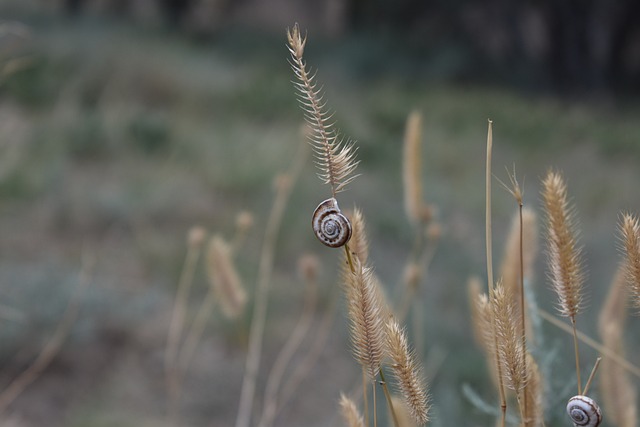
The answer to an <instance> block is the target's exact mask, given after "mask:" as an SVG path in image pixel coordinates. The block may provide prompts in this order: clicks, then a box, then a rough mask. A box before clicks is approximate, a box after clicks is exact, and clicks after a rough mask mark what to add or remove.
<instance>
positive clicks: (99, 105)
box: [0, 0, 640, 426]
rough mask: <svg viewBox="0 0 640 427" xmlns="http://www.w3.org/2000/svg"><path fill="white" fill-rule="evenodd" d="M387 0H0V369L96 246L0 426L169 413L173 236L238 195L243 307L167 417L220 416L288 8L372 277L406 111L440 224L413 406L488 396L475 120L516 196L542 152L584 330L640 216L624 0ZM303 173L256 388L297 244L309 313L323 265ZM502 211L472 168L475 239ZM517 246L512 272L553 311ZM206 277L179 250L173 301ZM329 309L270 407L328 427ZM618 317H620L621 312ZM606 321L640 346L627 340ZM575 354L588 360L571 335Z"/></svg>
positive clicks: (254, 255) (222, 326)
mask: <svg viewBox="0 0 640 427" xmlns="http://www.w3.org/2000/svg"><path fill="white" fill-rule="evenodd" d="M391 4H393V3H391V2H389V3H387V2H383V1H374V2H361V1H356V0H352V1H348V0H327V1H324V2H312V1H307V2H295V1H293V0H291V1H286V0H278V1H275V0H274V1H266V0H265V1H260V0H253V1H248V0H245V1H242V2H228V1H224V0H219V1H213V0H209V1H207V0H201V1H191V2H187V1H185V2H180V1H173V2H172V1H159V0H158V1H155V0H137V1H130V2H128V1H116V0H101V1H100V0H86V1H84V2H83V1H73V0H69V1H61V0H60V1H57V2H48V1H36V0H29V1H20V0H15V1H12V0H3V1H1V2H0V18H2V22H1V23H0V69H1V70H2V76H1V77H0V230H1V231H0V304H1V305H2V319H1V324H2V327H1V328H0V367H1V369H0V390H2V389H5V388H6V387H7V385H8V384H9V383H10V381H11V380H12V379H13V378H15V377H16V376H17V375H18V374H19V373H20V372H22V371H24V369H25V368H26V367H27V366H29V364H30V363H31V362H32V361H33V360H34V358H35V357H36V355H37V354H38V353H39V351H40V350H41V348H42V346H43V345H44V344H45V343H46V342H47V340H48V339H49V337H50V336H51V335H52V334H53V332H54V330H55V329H56V326H57V324H58V322H59V319H60V318H61V317H62V316H63V312H64V310H65V307H66V305H67V303H68V301H69V298H71V295H72V294H73V292H74V289H75V287H76V284H77V282H78V274H79V271H80V270H81V266H82V257H83V255H84V256H87V254H88V255H90V256H92V257H95V260H96V261H95V265H94V267H93V268H92V269H91V278H92V280H91V285H90V287H89V289H88V290H87V292H86V293H85V294H83V296H82V299H81V301H80V313H79V316H78V318H77V320H76V321H75V323H74V325H73V327H72V329H71V331H70V336H69V338H68V339H67V340H66V341H65V344H64V346H63V347H62V348H61V350H60V353H59V354H58V355H57V356H56V357H55V359H54V360H53V361H52V363H51V364H50V365H48V366H47V368H46V369H45V370H44V372H42V373H41V375H40V376H39V377H38V378H37V379H36V381H35V382H34V383H33V384H32V385H31V386H30V387H28V388H27V389H26V390H25V391H24V393H22V394H21V395H20V396H19V397H18V398H17V399H16V400H15V401H14V402H13V403H12V404H11V405H10V406H9V407H8V408H7V409H6V410H5V411H4V413H2V414H1V415H0V417H1V418H0V419H1V420H2V421H1V423H2V425H10V426H41V425H49V426H113V425H118V426H144V425H149V426H151V425H153V426H157V425H169V424H168V423H167V422H166V417H165V408H166V396H165V388H164V386H165V384H164V367H163V352H164V349H165V343H166V336H167V328H168V325H169V320H170V316H171V310H172V305H173V298H174V295H175V291H176V286H177V282H178V278H179V276H180V271H181V269H182V264H183V260H184V257H185V251H186V235H187V233H188V230H189V229H190V228H191V227H192V226H194V225H201V226H203V227H205V228H206V229H207V230H208V231H209V232H211V233H220V234H222V235H223V236H224V237H225V238H227V239H231V238H232V236H233V229H234V222H235V218H236V215H237V213H238V212H240V211H241V210H248V211H250V212H252V213H253V214H254V217H255V226H254V228H253V229H252V230H251V232H250V233H249V236H248V238H247V241H246V244H245V245H244V246H243V248H242V250H241V252H240V253H239V254H238V256H237V267H238V269H239V272H240V276H241V277H242V279H243V282H244V283H245V286H246V287H247V290H248V293H249V296H250V298H249V306H248V307H247V309H246V310H245V313H244V315H243V317H242V318H241V319H240V320H238V321H229V320H226V319H224V317H223V316H222V315H221V314H220V313H219V312H218V311H214V312H213V313H212V316H211V318H210V321H209V323H208V325H207V329H206V333H205V335H204V337H203V339H202V342H201V345H200V346H199V348H198V352H197V354H196V357H195V359H194V362H193V364H192V366H191V370H190V371H189V375H188V376H187V378H186V382H185V386H184V398H183V401H182V407H181V422H180V425H193V426H204V425H213V426H231V425H233V423H234V420H235V416H236V412H237V402H238V398H239V394H240V386H241V381H242V372H243V366H244V357H245V354H246V350H247V336H248V329H249V322H250V313H251V305H252V303H253V300H252V299H251V295H252V291H253V289H254V287H255V282H256V275H257V264H258V257H259V252H260V246H261V244H262V239H263V231H264V227H265V222H266V219H267V213H268V211H269V209H270V206H271V204H272V201H273V185H272V182H273V180H274V178H275V177H276V175H278V173H280V172H282V171H284V170H286V169H287V168H288V167H289V165H290V163H291V161H292V159H293V158H294V155H295V152H296V150H297V149H298V147H299V146H300V145H301V144H303V143H304V142H303V140H302V137H301V133H300V128H301V124H302V112H301V110H300V109H299V107H298V104H297V101H296V97H295V95H294V91H293V87H292V85H291V80H292V78H293V74H292V72H291V70H290V68H289V65H288V63H287V59H288V52H287V50H286V48H285V42H286V38H285V28H286V27H287V26H291V25H293V23H294V22H299V23H300V25H301V27H302V29H303V31H304V30H305V29H308V35H309V41H308V44H307V50H306V52H305V53H306V59H307V61H308V63H309V65H310V66H311V68H312V69H314V70H316V69H317V70H318V77H317V79H318V81H319V82H320V84H322V85H324V88H325V93H326V99H327V100H328V105H329V107H330V108H331V109H332V110H334V111H335V119H336V121H337V122H338V124H339V127H340V129H341V130H342V131H343V132H344V133H345V134H347V135H349V136H350V137H351V138H353V139H355V140H357V141H358V143H357V144H358V147H359V148H358V158H359V159H360V160H361V164H360V166H359V169H358V170H359V173H361V174H362V176H361V177H359V178H358V179H357V180H356V181H355V182H354V183H353V184H352V185H351V186H350V188H349V191H347V192H346V193H344V194H343V195H342V196H341V202H340V203H341V205H342V206H343V207H350V206H353V205H357V206H359V207H360V208H361V209H362V210H363V212H364V214H365V217H366V219H367V222H368V226H369V229H368V232H369V237H370V241H371V253H372V254H371V259H372V262H373V264H374V266H375V270H376V272H377V273H378V274H379V276H380V277H381V278H382V280H383V282H384V283H385V284H386V285H387V287H388V289H387V290H388V292H389V293H390V294H392V295H393V293H394V292H395V291H394V290H393V288H394V286H396V284H399V283H400V282H401V278H402V274H403V268H404V263H405V261H406V260H407V258H408V256H409V254H410V251H411V245H412V243H413V234H414V230H413V229H412V227H411V226H410V225H409V223H408V221H407V219H406V217H405V214H404V209H403V206H404V205H403V200H402V179H401V154H402V138H403V133H404V126H405V120H406V118H407V115H408V114H409V113H410V112H411V111H412V110H418V111H420V112H421V113H422V114H423V142H424V147H423V153H422V154H423V159H422V160H423V167H424V181H423V187H424V191H425V198H426V200H427V201H428V202H429V203H432V204H433V205H435V206H436V207H437V218H438V221H439V223H440V224H441V225H442V230H443V236H442V241H441V243H440V245H439V246H438V249H437V253H436V255H435V258H434V260H433V263H432V265H431V267H430V270H429V275H428V278H427V279H426V280H425V282H424V283H423V284H422V287H421V290H420V298H421V304H422V306H423V307H424V315H423V321H424V328H425V329H424V330H425V335H424V336H423V337H422V338H421V340H422V342H423V343H424V348H421V349H418V352H419V354H420V355H421V356H423V357H424V360H423V361H424V362H425V364H426V365H427V366H431V367H432V368H433V369H431V370H429V373H430V375H431V378H429V383H430V387H431V394H432V402H433V405H434V415H433V418H434V421H433V425H435V426H451V425H458V426H476V425H477V426H480V425H493V423H494V421H493V417H492V416H491V415H490V414H486V413H485V412H484V411H483V408H481V407H479V406H478V404H477V403H473V402H471V400H470V399H469V397H468V396H469V393H465V392H464V391H463V389H465V387H466V388H467V389H468V388H471V389H473V390H475V391H476V392H477V394H478V395H479V396H481V397H482V398H483V399H485V400H486V401H487V402H489V403H490V405H491V406H492V407H493V406H495V402H496V400H497V396H496V394H495V393H494V391H493V390H492V386H491V384H490V383H489V381H488V377H487V374H486V372H485V362H484V360H483V358H482V355H481V353H480V351H479V350H478V349H477V348H476V346H475V345H474V344H473V343H472V342H471V338H470V330H471V329H470V327H469V315H468V310H467V301H466V280H467V277H468V276H469V275H471V274H478V275H481V276H482V275H484V274H485V261H484V260H485V250H484V155H485V138H486V123H487V119H488V118H491V119H492V120H493V121H494V144H495V154H494V173H495V175H496V176H497V177H499V178H500V179H502V180H506V179H507V174H506V172H504V166H508V167H510V168H511V167H512V165H513V164H515V165H516V170H517V172H518V176H520V177H525V179H524V189H525V204H527V205H529V206H532V207H534V208H535V209H536V210H538V208H539V178H540V177H541V176H542V175H543V174H544V173H545V172H546V171H547V170H548V168H550V167H554V168H558V169H560V170H562V171H563V172H564V173H565V176H566V178H567V181H568V185H569V191H570V193H571V195H572V198H573V201H574V203H575V205H576V211H577V216H578V218H579V220H580V228H581V230H582V239H581V242H582V243H583V244H584V248H585V264H586V266H587V269H588V272H589V275H588V282H587V291H588V293H589V295H590V297H589V302H590V303H589V310H588V311H587V313H586V314H585V315H584V316H582V317H581V318H580V319H579V326H580V327H581V328H582V329H584V330H585V331H588V332H589V333H591V334H595V332H594V331H595V328H594V326H595V322H596V319H597V312H598V310H599V308H600V306H601V302H602V301H603V297H604V295H605V293H606V290H607V286H608V283H609V282H610V279H611V277H612V275H613V273H614V271H615V269H616V266H617V263H618V259H619V257H618V252H617V242H616V237H615V232H616V222H617V220H618V213H619V211H620V210H628V211H632V212H640V198H639V197H638V195H639V194H640V190H638V183H639V182H640V168H639V165H640V105H639V104H638V99H637V97H636V94H637V93H638V89H639V86H638V82H640V79H639V76H640V74H639V70H640V31H639V30H638V28H636V26H634V25H633V21H632V22H629V18H631V17H633V16H637V15H633V11H634V9H637V8H638V6H637V4H635V2H631V1H629V2H627V3H625V2H620V3H619V5H618V8H617V9H615V10H614V9H609V8H607V6H606V2H597V1H595V2H590V3H589V5H588V6H585V5H584V4H583V3H581V2H568V3H566V4H565V6H564V8H559V7H556V6H554V2H536V3H533V2H532V3H530V4H529V3H527V4H523V5H521V6H515V5H513V4H512V3H511V2H508V1H497V0H496V1H490V2H486V3H485V2H474V1H462V0H458V1H456V2H452V3H446V2H417V1H410V0H403V1H401V2H397V3H395V4H394V6H391ZM597 17H601V19H599V20H598V19H596V18H597ZM596 21H597V22H596ZM315 174H316V170H315V168H314V166H313V164H312V162H311V161H309V162H308V164H307V167H306V168H305V169H304V170H303V173H302V176H301V177H300V179H299V180H298V181H297V182H296V183H295V187H294V190H293V193H292V200H291V202H290V204H289V206H288V209H287V211H286V213H285V217H284V227H283V229H282V232H281V234H280V236H279V238H278V244H277V252H276V257H275V271H274V276H273V280H272V282H273V285H272V295H271V299H270V308H269V314H268V322H267V324H266V337H267V338H266V339H265V348H264V353H263V358H262V364H261V366H262V368H261V370H260V375H259V381H258V400H257V402H258V406H259V405H260V404H261V398H262V393H263V389H264V383H265V380H266V377H267V375H268V372H269V369H270V367H271V365H272V364H273V361H274V359H275V357H276V355H277V353H278V351H279V350H280V348H281V347H282V345H283V343H284V341H285V340H286V338H287V337H288V335H289V334H290V332H291V330H292V328H293V327H294V325H295V323H296V322H297V320H298V317H299V315H300V309H301V307H302V301H303V287H302V286H301V283H302V282H301V281H300V279H299V278H298V276H297V274H296V263H297V259H298V256H299V255H300V254H301V253H312V254H315V255H317V256H318V257H319V258H320V259H321V260H322V270H321V275H320V282H321V285H322V286H321V287H322V289H321V294H322V298H321V304H320V306H319V308H318V315H317V316H318V319H319V318H320V317H321V316H322V314H323V312H324V311H325V310H326V309H327V307H328V306H329V305H330V302H329V301H330V299H331V292H332V291H331V289H332V288H333V287H334V286H335V285H336V282H337V277H338V276H337V273H336V271H337V268H336V266H337V263H338V259H339V256H338V253H336V251H332V250H330V249H328V248H326V247H323V246H321V245H320V244H319V243H318V242H317V241H316V240H315V238H314V237H313V235H312V233H311V230H310V227H309V222H310V221H309V219H310V216H311V213H312V211H313V209H314V208H315V207H316V205H317V204H318V203H319V202H320V201H321V200H323V199H324V198H326V197H327V196H328V189H327V188H325V187H323V186H322V185H321V183H320V182H319V180H318V179H317V178H316V176H315ZM514 212H515V204H514V202H513V200H512V198H511V196H509V195H508V194H507V192H506V191H502V190H501V189H500V188H499V186H498V185H497V183H496V189H495V198H494V231H495V247H496V254H495V256H496V259H497V260H499V258H500V255H501V252H502V250H501V244H502V243H503V242H504V239H505V235H506V232H507V231H508V228H509V222H510V220H511V216H512V215H513V214H514ZM538 258H539V261H538V268H537V272H536V276H535V280H534V283H533V287H534V288H535V291H536V297H537V301H538V303H539V304H540V305H541V306H543V307H545V308H547V309H552V306H553V303H554V296H553V295H551V293H550V292H549V291H548V288H547V284H546V280H545V268H544V263H543V258H544V257H543V256H539V257H538ZM496 262H497V261H496ZM207 288H208V285H207V280H206V275H205V271H204V268H203V266H202V265H199V266H198V269H197V272H196V276H195V281H194V287H193V290H192V295H191V305H190V307H191V311H190V316H191V315H192V314H193V312H195V311H196V309H197V307H198V302H199V301H200V300H201V299H202V298H203V296H204V294H205V293H206V291H207ZM346 324H347V323H346V318H345V314H344V310H343V307H342V306H340V309H339V311H338V314H337V318H336V320H335V323H334V327H333V329H332V333H331V336H330V339H329V341H328V344H327V346H326V348H325V350H324V351H323V353H322V354H321V356H320V359H319V361H318V364H317V367H316V369H314V370H313V371H312V372H311V374H310V375H309V377H308V378H307V379H306V380H305V382H304V384H303V386H302V389H301V391H300V392H299V393H298V395H297V396H296V397H295V399H294V400H293V401H292V402H291V403H290V404H289V405H288V406H286V407H285V409H284V410H283V411H282V412H281V414H280V415H279V417H278V418H277V420H276V425H279V426H302V425H304V426H329V425H337V423H338V419H337V417H336V407H337V400H338V397H339V392H340V391H341V390H343V391H347V390H350V389H351V385H352V384H353V383H354V381H356V380H357V378H358V373H359V368H358V366H357V365H356V362H355V361H354V360H353V359H352V357H351V355H350V350H349V342H348V336H347V328H346V327H345V326H346ZM630 324H631V326H630V328H629V330H630V331H637V330H638V328H637V326H638V324H637V320H636V319H632V320H631V321H630ZM630 335H632V336H630V343H629V344H630V347H629V354H631V355H632V356H631V359H632V360H633V361H635V363H640V361H639V360H637V357H635V356H636V355H637V354H638V342H640V340H639V338H640V336H639V335H638V333H637V332H633V333H632V334H630ZM545 336H546V339H545V346H546V347H545V348H544V349H539V350H538V353H537V354H538V355H540V356H541V358H542V359H544V361H543V362H541V364H544V365H545V366H546V368H545V369H547V372H548V373H549V374H550V376H549V377H548V382H549V384H548V393H547V396H548V401H547V407H548V410H547V420H548V423H547V425H548V426H551V425H566V424H567V421H568V420H565V419H564V405H565V402H566V399H567V398H568V397H570V393H571V390H573V383H572V381H574V380H573V377H572V376H571V375H569V374H568V372H571V371H570V367H571V366H572V365H571V364H572V363H573V358H572V357H573V356H572V354H571V350H572V349H571V346H570V344H571V343H570V339H569V338H568V337H567V336H565V335H562V334H561V333H559V332H557V331H556V330H555V329H553V328H551V327H545ZM305 345H307V344H305ZM583 354H584V356H583V357H584V360H585V362H584V366H585V367H584V369H583V371H585V372H586V371H587V370H588V369H590V364H591V363H592V362H593V360H594V359H595V354H594V353H593V352H591V351H590V350H587V349H586V348H585V351H584V353H583ZM542 356H544V357H542ZM430 360H431V361H432V362H433V361H434V360H436V361H437V360H440V362H433V363H431V364H430ZM434 365H435V367H434ZM587 366H588V367H587ZM465 385H466V386H465ZM470 420H473V421H470Z"/></svg>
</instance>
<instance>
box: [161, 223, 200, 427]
mask: <svg viewBox="0 0 640 427" xmlns="http://www.w3.org/2000/svg"><path fill="white" fill-rule="evenodd" d="M206 235H207V232H206V230H205V229H204V228H202V227H192V228H191V230H189V233H188V235H187V255H186V258H185V261H184V266H183V268H182V273H181V275H180V280H179V282H178V289H177V290H176V299H175V301H174V305H173V312H172V313H171V323H170V324H169V332H168V337H167V347H166V349H165V381H166V387H167V395H168V396H169V408H168V416H169V418H170V419H172V420H174V421H175V417H176V415H177V412H176V411H177V408H178V395H179V394H180V392H179V390H180V385H179V381H180V379H179V377H180V374H179V372H178V368H177V363H176V359H177V357H178V350H179V346H180V339H181V338H182V333H183V330H184V323H185V317H186V313H187V299H188V297H189V291H190V289H191V285H192V283H193V274H194V271H195V267H196V263H197V261H198V258H199V257H200V252H201V249H202V244H203V242H204V239H205V238H206Z"/></svg>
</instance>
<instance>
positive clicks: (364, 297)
mask: <svg viewBox="0 0 640 427" xmlns="http://www.w3.org/2000/svg"><path fill="white" fill-rule="evenodd" d="M347 280H348V283H347V300H348V301H347V304H348V306H349V320H350V332H351V344H352V347H353V354H354V356H355V358H356V360H358V362H359V363H360V364H361V365H362V366H363V368H364V369H365V371H366V373H367V376H368V377H369V380H371V381H375V378H376V376H377V375H378V372H379V371H380V364H381V362H382V357H383V355H384V341H385V330H384V322H383V319H382V316H383V309H382V307H381V303H380V299H379V293H378V291H377V290H376V284H375V281H374V280H373V274H372V271H371V269H370V268H367V267H363V266H362V265H361V264H359V263H358V262H356V271H355V273H349V274H348V276H347Z"/></svg>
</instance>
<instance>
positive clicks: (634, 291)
mask: <svg viewBox="0 0 640 427" xmlns="http://www.w3.org/2000/svg"><path fill="white" fill-rule="evenodd" d="M620 232H621V234H622V248H623V252H624V264H623V265H624V271H625V279H626V281H627V284H628V286H629V295H630V297H631V301H632V303H633V305H634V306H635V307H636V308H637V309H640V224H639V223H638V218H637V217H636V216H634V215H631V214H628V213H625V214H623V215H622V222H621V224H620Z"/></svg>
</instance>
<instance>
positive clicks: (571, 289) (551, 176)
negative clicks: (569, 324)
mask: <svg viewBox="0 0 640 427" xmlns="http://www.w3.org/2000/svg"><path fill="white" fill-rule="evenodd" d="M542 184H543V187H544V189H543V192H542V196H543V200H544V209H545V212H546V216H547V218H546V219H547V233H546V238H547V251H548V257H549V268H550V270H551V271H550V278H551V284H552V286H553V289H554V290H555V291H556V293H557V294H558V299H559V303H560V307H559V309H560V313H561V314H562V315H563V316H566V317H570V318H572V319H573V318H575V316H576V315H577V314H578V313H579V312H580V309H581V308H582V288H583V282H584V274H583V273H582V268H581V253H580V252H581V251H580V249H579V248H578V246H577V242H576V238H575V235H574V232H573V214H572V212H571V209H570V207H569V202H568V200H567V186H566V185H565V183H564V180H563V178H562V176H561V175H560V174H559V173H558V172H554V171H549V173H547V176H546V177H545V178H544V180H543V182H542Z"/></svg>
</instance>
